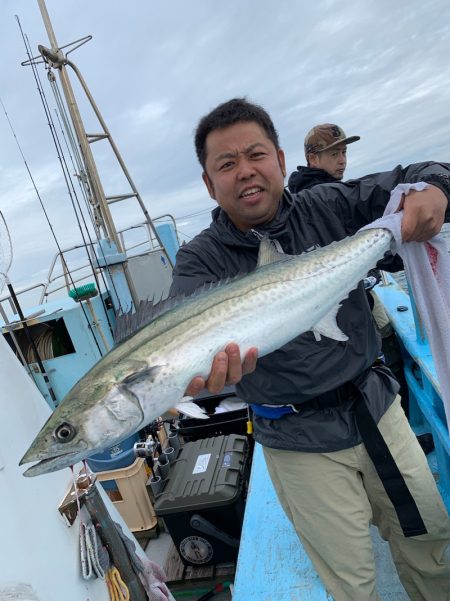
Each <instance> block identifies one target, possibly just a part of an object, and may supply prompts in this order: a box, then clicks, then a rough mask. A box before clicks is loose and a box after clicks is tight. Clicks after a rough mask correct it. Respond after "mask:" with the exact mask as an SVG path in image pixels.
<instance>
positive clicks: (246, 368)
mask: <svg viewBox="0 0 450 601" xmlns="http://www.w3.org/2000/svg"><path fill="white" fill-rule="evenodd" d="M257 359H258V349H257V348H256V347H252V348H251V349H249V350H248V352H247V354H246V355H245V358H244V361H243V363H242V375H243V376H245V375H247V374H251V373H252V372H253V371H255V369H256V361H257Z"/></svg>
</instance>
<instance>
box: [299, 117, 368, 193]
mask: <svg viewBox="0 0 450 601" xmlns="http://www.w3.org/2000/svg"><path fill="white" fill-rule="evenodd" d="M359 139H360V137H359V136H346V135H345V132H344V130H343V129H342V128H341V127H339V125H334V124H333V123H323V124H321V125H315V126H314V127H313V128H312V129H310V131H309V132H308V133H307V134H306V137H305V157H306V167H304V166H301V165H299V166H298V167H297V171H294V172H293V173H292V174H291V176H290V177H289V181H288V187H289V190H290V191H291V192H293V193H296V192H300V190H306V189H307V188H312V187H313V186H316V185H317V184H329V183H332V182H338V181H341V180H342V178H343V177H344V173H345V168H346V166H347V145H348V144H352V143H353V142H357V141H358V140H359Z"/></svg>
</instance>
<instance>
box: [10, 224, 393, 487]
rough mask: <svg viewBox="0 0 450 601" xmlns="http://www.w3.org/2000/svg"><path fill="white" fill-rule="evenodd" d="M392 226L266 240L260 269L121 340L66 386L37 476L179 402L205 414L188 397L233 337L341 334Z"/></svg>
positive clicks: (37, 457)
mask: <svg viewBox="0 0 450 601" xmlns="http://www.w3.org/2000/svg"><path fill="white" fill-rule="evenodd" d="M391 242H392V236H391V234H390V233H389V232H388V231H387V230H384V229H371V230H368V231H364V232H359V233H357V234H355V235H354V236H351V237H349V238H346V239H344V240H341V241H339V242H334V243H332V244H330V245H329V246H327V247H324V248H321V249H318V250H315V251H313V252H310V253H305V254H302V255H297V256H291V255H283V254H280V253H278V252H277V251H276V250H275V249H274V248H273V246H272V244H271V243H270V242H269V241H267V240H263V241H262V242H261V248H260V254H259V260H258V268H257V269H256V270H255V271H254V272H252V273H250V274H248V275H246V276H242V277H239V278H237V279H234V280H232V281H230V282H228V283H224V284H220V285H217V286H213V287H211V289H209V290H204V291H203V292H201V293H199V294H194V295H193V296H191V297H188V298H186V299H184V300H182V301H180V302H179V303H178V304H177V305H175V306H174V307H173V308H172V309H170V310H168V311H166V312H164V313H162V314H161V315H160V316H158V317H156V318H155V319H154V320H153V321H151V322H150V323H149V324H148V325H146V326H145V327H143V328H142V329H141V330H139V331H138V332H136V333H135V334H134V335H133V336H131V337H130V338H129V339H128V340H126V341H124V342H123V343H121V344H119V345H118V346H117V347H115V348H114V349H113V350H112V351H111V352H110V353H108V355H106V356H105V357H104V358H103V359H102V360H101V361H99V363H97V364H96V365H95V366H94V367H93V368H92V369H91V370H90V371H89V372H88V373H87V374H86V375H85V376H84V377H83V378H82V379H81V380H80V381H79V382H78V383H77V384H76V385H75V386H74V387H73V388H72V390H71V391H70V392H69V393H68V394H67V395H66V397H65V398H64V400H63V401H62V403H61V404H60V406H59V407H58V408H57V409H56V410H55V411H54V413H53V414H52V415H51V417H50V418H49V420H48V421H47V423H46V424H45V425H44V426H43V428H42V430H41V432H40V433H39V434H38V436H37V437H36V439H35V440H34V442H33V443H32V445H31V447H30V448H29V450H28V451H27V453H26V454H25V456H24V457H23V459H22V461H21V463H27V462H31V461H39V462H40V463H38V464H37V465H34V466H32V467H31V468H29V469H28V470H27V472H25V475H29V476H34V475H38V474H41V473H46V472H50V471H54V470H58V469H61V468H63V467H67V466H69V465H72V464H73V463H75V462H76V461H80V460H81V459H85V458H86V457H88V456H90V455H92V454H94V453H98V452H100V451H102V450H104V449H105V448H108V447H111V446H113V445H114V444H116V443H117V442H119V441H121V440H123V439H124V438H126V437H128V436H130V435H131V434H133V433H134V432H136V431H137V430H139V429H141V428H143V427H144V426H145V425H146V424H148V423H150V422H151V421H153V420H154V419H155V418H157V417H158V416H160V415H161V414H162V413H164V412H165V411H166V410H167V409H169V408H171V407H174V406H175V407H177V408H178V409H179V410H180V411H182V412H185V413H188V414H190V415H196V416H197V417H205V416H204V415H202V413H201V410H200V409H199V408H198V407H197V405H195V404H194V403H192V402H191V399H190V398H187V397H184V391H185V390H186V388H187V386H188V384H189V382H190V381H191V380H192V378H193V377H194V376H198V375H200V376H203V377H205V378H206V377H207V376H208V374H209V372H210V369H211V364H212V360H213V358H214V356H215V355H216V354H217V353H218V352H219V351H221V350H223V349H224V348H225V347H226V345H227V344H228V343H230V342H236V343H237V344H238V345H239V347H240V349H241V354H242V355H244V354H245V353H246V351H247V350H248V349H249V348H251V347H256V348H257V349H258V355H259V356H264V355H266V354H268V353H270V352H272V351H274V350H275V349H278V348H280V347H282V346H283V345H284V344H286V343H287V342H289V341H290V340H292V339H293V338H295V337H296V336H298V335H299V334H302V333H303V332H306V331H309V330H312V331H314V332H315V334H316V336H317V337H318V336H320V335H324V336H328V337H330V338H334V339H336V340H342V341H345V340H347V335H346V333H345V332H342V331H341V330H340V329H339V328H338V326H337V324H336V314H337V311H338V308H339V303H340V302H341V301H342V300H343V299H345V298H346V297H347V296H348V294H349V292H350V291H351V290H352V289H353V288H355V287H356V286H357V284H358V282H359V281H360V280H361V279H362V278H363V277H365V275H366V274H367V272H368V271H369V269H371V268H372V267H374V266H375V265H376V263H377V262H378V261H379V260H380V259H381V258H382V257H383V256H384V254H385V253H386V252H388V251H389V249H390V245H391Z"/></svg>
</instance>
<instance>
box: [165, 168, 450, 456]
mask: <svg viewBox="0 0 450 601" xmlns="http://www.w3.org/2000/svg"><path fill="white" fill-rule="evenodd" d="M430 173H445V174H449V173H450V165H448V164H439V163H420V164H414V165H410V166H409V167H406V168H402V167H401V166H398V167H396V168H395V169H394V170H393V171H390V172H384V173H379V174H374V175H368V176H366V177H363V178H360V179H356V180H350V181H347V182H345V183H341V182H336V183H330V184H323V185H318V186H315V187H314V188H312V189H310V190H304V191H302V192H300V193H298V194H296V195H291V194H290V193H289V192H288V191H287V190H286V191H285V192H284V194H283V197H282V198H281V201H280V205H279V208H278V212H277V214H276V216H275V217H274V219H273V220H272V221H271V222H270V223H268V224H265V225H262V226H260V227H258V232H259V233H260V234H263V233H268V234H269V235H270V238H271V239H273V240H277V241H278V242H279V243H280V245H281V247H282V248H283V250H284V252H285V253H288V254H299V253H302V252H308V251H310V250H312V249H314V248H316V247H318V246H326V245H327V244H330V243H331V242H333V241H335V240H341V239H343V238H345V237H346V236H349V235H352V234H354V233H355V232H356V231H357V230H358V229H359V228H361V227H362V226H364V225H366V224H367V223H370V222H372V221H374V220H375V219H377V218H378V217H380V216H381V215H382V214H383V211H384V208H385V206H386V204H387V202H388V200H389V197H390V192H391V190H392V189H393V188H394V187H395V186H396V185H397V184H399V183H402V182H415V181H420V179H421V176H423V175H425V174H430ZM433 183H434V182H433ZM447 212H448V213H449V211H447ZM258 247H259V237H258V235H257V234H255V233H254V232H252V231H249V232H245V233H244V232H241V231H240V230H238V229H237V228H235V226H234V225H233V223H232V222H231V221H230V220H229V218H228V216H227V215H226V213H225V212H224V211H222V210H221V209H220V208H217V209H215V210H214V211H213V222H212V223H211V225H210V226H209V228H207V229H206V230H204V231H203V232H201V233H200V234H199V235H198V236H196V237H195V238H194V239H193V240H192V241H191V242H189V243H188V244H186V245H184V246H182V247H181V248H180V250H179V251H178V254H177V259H176V265H175V269H174V272H173V283H172V287H171V290H170V296H175V295H177V294H181V293H185V294H189V293H191V292H193V291H194V290H196V289H197V288H199V287H200V286H201V285H202V284H204V283H207V282H215V281H219V280H222V279H226V278H227V277H233V276H235V275H238V274H242V273H248V272H249V271H252V270H254V269H255V267H256V262H257V257H258ZM379 267H380V268H381V269H385V270H388V271H396V270H398V269H401V268H402V264H401V261H400V260H399V259H397V258H396V257H389V258H387V259H384V260H383V261H382V262H380V263H379ZM255 317H257V307H255ZM337 322H338V325H339V327H340V328H341V330H342V331H344V332H345V333H346V334H347V335H348V336H349V340H348V341H346V342H338V341H336V340H332V339H330V338H326V337H322V339H321V340H320V341H316V340H315V338H314V335H313V334H312V332H306V333H304V334H302V335H301V336H298V337H297V338H295V339H294V340H292V341H291V342H289V343H288V344H286V345H285V346H283V347H282V348H280V349H278V350H276V351H274V352H272V353H270V354H269V355H266V356H265V357H261V358H260V359H258V362H257V367H256V370H255V371H254V372H253V373H252V374H249V375H247V376H245V377H244V378H243V379H242V381H241V382H240V383H239V384H238V385H237V386H236V389H237V393H238V395H239V396H240V397H241V398H242V399H244V400H245V401H246V402H248V403H256V404H258V403H260V404H262V403H264V404H275V405H277V404H279V405H285V404H288V403H292V404H296V405H298V404H301V403H302V402H304V401H308V400H310V399H313V398H315V397H317V396H318V395H320V394H323V393H324V392H327V391H330V390H332V389H334V388H337V387H338V386H340V385H342V384H343V383H345V382H347V381H349V380H353V379H355V378H356V377H358V376H360V375H361V374H362V373H363V372H364V371H365V370H367V369H368V368H370V366H371V365H372V364H373V363H374V361H375V360H376V358H377V356H378V355H379V351H380V348H379V339H378V336H377V334H376V329H375V327H374V323H373V318H372V314H371V311H370V308H369V305H368V302H367V297H366V294H365V291H364V289H363V286H362V283H360V285H359V286H358V287H357V288H356V289H355V290H353V291H352V292H351V293H350V295H349V297H348V299H346V300H344V301H343V303H342V307H341V308H340V310H339V312H338V315H337ZM261 327H262V328H263V327H264V324H261ZM230 342H231V341H230ZM360 379H361V378H360ZM362 380H363V381H362V382H360V381H358V388H359V389H360V390H361V392H362V393H363V396H364V397H365V399H366V402H367V404H368V406H369V409H370V411H371V413H372V415H373V417H374V419H375V421H376V422H378V421H379V419H380V418H381V416H382V415H383V414H384V413H385V411H386V410H387V408H388V407H389V406H390V405H391V403H392V402H393V400H394V398H395V395H396V393H397V391H398V384H397V382H396V380H394V379H393V378H392V377H391V376H390V374H389V372H388V370H386V369H384V368H383V369H377V368H374V369H370V370H369V371H368V373H367V375H366V376H365V377H364V378H363V379H362ZM352 404H353V401H350V400H349V401H345V402H343V404H342V405H340V406H339V407H336V408H328V409H325V410H320V411H315V410H307V411H304V412H301V413H300V414H293V415H286V416H284V417H282V418H281V419H277V420H272V419H266V418H262V417H257V416H255V418H254V433H255V439H256V440H257V441H258V442H260V443H261V444H263V445H266V446H269V447H273V448H279V449H288V450H299V451H306V452H331V451H336V450H340V449H345V448H349V447H352V446H354V445H356V444H358V443H359V442H361V438H360V435H359V432H358V430H357V427H356V424H355V419H354V415H353V411H352Z"/></svg>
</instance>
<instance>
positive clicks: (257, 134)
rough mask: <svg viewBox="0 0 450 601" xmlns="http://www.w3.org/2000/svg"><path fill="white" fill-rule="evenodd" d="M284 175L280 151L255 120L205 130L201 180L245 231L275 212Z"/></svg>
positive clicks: (267, 219)
mask: <svg viewBox="0 0 450 601" xmlns="http://www.w3.org/2000/svg"><path fill="white" fill-rule="evenodd" d="M285 175H286V167H285V161H284V153H283V151H282V150H277V149H276V148H275V145H274V144H273V142H272V141H271V140H269V138H268V137H267V135H266V133H265V131H264V130H263V129H262V127H260V126H259V125H258V124H257V123H255V122H254V121H244V122H239V123H235V124H234V125H230V126H229V127H225V128H222V129H216V130H214V131H212V132H211V133H210V134H208V137H207V138H206V165H205V172H204V173H203V181H204V182H205V184H206V187H207V188H208V192H209V195H210V196H211V198H213V199H214V200H215V201H217V204H218V205H219V206H220V207H222V209H223V210H224V211H225V212H226V213H227V214H228V216H229V218H230V219H231V221H232V222H233V223H234V225H235V226H236V227H237V228H238V229H240V230H242V231H247V230H249V229H251V228H252V227H255V226H257V225H261V224H263V223H267V222H268V221H270V220H271V219H272V218H273V217H274V216H275V214H276V212H277V209H278V204H279V202H280V198H281V196H282V194H283V189H284V176H285Z"/></svg>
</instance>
